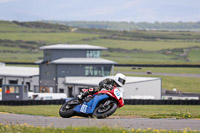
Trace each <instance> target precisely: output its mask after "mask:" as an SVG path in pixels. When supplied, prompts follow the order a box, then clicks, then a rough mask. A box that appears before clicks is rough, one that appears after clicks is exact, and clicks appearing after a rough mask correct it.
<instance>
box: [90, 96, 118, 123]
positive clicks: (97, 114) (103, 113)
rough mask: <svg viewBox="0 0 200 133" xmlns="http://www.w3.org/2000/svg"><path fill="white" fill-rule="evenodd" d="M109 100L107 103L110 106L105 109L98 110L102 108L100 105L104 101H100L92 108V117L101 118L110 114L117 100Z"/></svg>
mask: <svg viewBox="0 0 200 133" xmlns="http://www.w3.org/2000/svg"><path fill="white" fill-rule="evenodd" d="M109 101H110V104H109V106H110V107H109V108H108V109H107V110H106V111H100V109H101V108H102V105H103V104H104V103H105V102H104V103H101V104H100V105H99V106H97V107H96V109H95V110H94V113H93V117H95V118H97V119H103V118H106V117H108V116H110V115H112V114H113V113H114V112H115V111H116V110H117V102H116V101H113V100H109Z"/></svg>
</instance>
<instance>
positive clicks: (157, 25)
mask: <svg viewBox="0 0 200 133" xmlns="http://www.w3.org/2000/svg"><path fill="white" fill-rule="evenodd" d="M45 22H48V23H54V24H55V23H56V24H62V25H66V26H71V27H78V28H90V29H106V30H119V31H132V30H171V31H200V22H154V23H148V22H138V23H135V22H112V21H45Z"/></svg>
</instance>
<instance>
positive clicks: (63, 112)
mask: <svg viewBox="0 0 200 133" xmlns="http://www.w3.org/2000/svg"><path fill="white" fill-rule="evenodd" d="M123 106H124V100H123V98H122V95H121V93H120V91H119V89H118V88H114V89H112V90H110V91H109V90H105V89H102V90H101V91H99V92H97V93H95V94H94V95H93V96H90V97H86V98H84V99H83V100H79V99H78V98H73V99H71V100H69V101H67V102H65V103H64V104H63V105H62V106H61V107H60V110H59V114H60V116H61V117H63V118H70V117H72V116H82V117H92V118H98V119H102V118H106V117H108V116H110V115H112V114H113V113H114V112H115V111H116V110H117V108H121V107H123Z"/></svg>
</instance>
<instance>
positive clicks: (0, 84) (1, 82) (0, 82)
mask: <svg viewBox="0 0 200 133" xmlns="http://www.w3.org/2000/svg"><path fill="white" fill-rule="evenodd" d="M2 84H3V79H0V88H1V87H2Z"/></svg>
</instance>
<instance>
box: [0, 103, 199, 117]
mask: <svg viewBox="0 0 200 133" xmlns="http://www.w3.org/2000/svg"><path fill="white" fill-rule="evenodd" d="M60 106H61V105H38V106H0V112H8V113H17V114H31V115H43V116H55V117H59V114H58V111H59V108H60ZM199 110H200V106H195V105H125V106H124V107H122V108H120V109H117V111H116V112H115V113H114V114H113V116H117V117H126V118H129V117H130V118H135V117H140V118H177V119H188V118H200V112H199Z"/></svg>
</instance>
